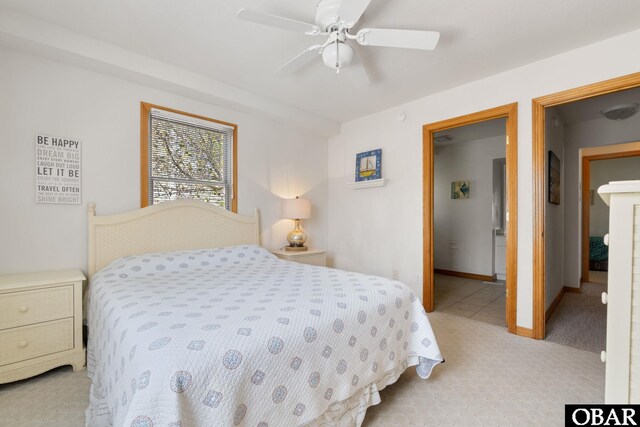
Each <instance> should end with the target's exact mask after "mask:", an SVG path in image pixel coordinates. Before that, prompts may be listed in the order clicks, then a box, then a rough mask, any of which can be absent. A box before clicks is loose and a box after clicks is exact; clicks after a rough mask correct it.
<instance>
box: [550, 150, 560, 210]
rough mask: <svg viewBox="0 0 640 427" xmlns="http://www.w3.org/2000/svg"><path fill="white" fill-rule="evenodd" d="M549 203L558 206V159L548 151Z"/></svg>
mask: <svg viewBox="0 0 640 427" xmlns="http://www.w3.org/2000/svg"><path fill="white" fill-rule="evenodd" d="M549 203H552V204H554V205H559V204H560V159H559V158H558V156H556V155H555V154H554V152H553V151H551V150H549Z"/></svg>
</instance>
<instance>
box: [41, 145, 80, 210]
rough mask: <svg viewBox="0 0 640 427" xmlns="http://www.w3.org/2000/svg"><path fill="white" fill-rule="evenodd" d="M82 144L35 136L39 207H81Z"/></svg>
mask: <svg viewBox="0 0 640 427" xmlns="http://www.w3.org/2000/svg"><path fill="white" fill-rule="evenodd" d="M81 158H82V151H81V146H80V141H78V140H75V139H69V138H61V137H57V136H49V135H37V136H36V203H53V204H62V205H79V204H80V203H81V199H82V187H81V182H82V164H81Z"/></svg>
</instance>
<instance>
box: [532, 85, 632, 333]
mask: <svg viewBox="0 0 640 427" xmlns="http://www.w3.org/2000/svg"><path fill="white" fill-rule="evenodd" d="M636 87H640V73H633V74H628V75H626V76H622V77H617V78H614V79H610V80H605V81H601V82H598V83H593V84H590V85H586V86H580V87H577V88H574V89H569V90H565V91H562V92H558V93H554V94H550V95H546V96H542V97H539V98H535V99H533V100H532V112H533V118H532V131H533V140H532V148H533V154H532V166H533V338H536V339H544V336H545V272H546V266H545V240H544V225H545V214H544V208H545V203H546V188H545V183H544V181H545V154H546V153H545V110H546V109H547V108H549V107H554V106H557V105H562V104H568V103H571V102H575V101H580V100H582V99H588V98H593V97H596V96H600V95H606V94H608V93H613V92H619V91H622V90H626V89H633V88H636Z"/></svg>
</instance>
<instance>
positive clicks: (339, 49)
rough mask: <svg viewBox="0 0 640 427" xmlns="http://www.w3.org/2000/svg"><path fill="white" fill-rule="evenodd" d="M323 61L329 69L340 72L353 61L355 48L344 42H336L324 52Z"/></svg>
mask: <svg viewBox="0 0 640 427" xmlns="http://www.w3.org/2000/svg"><path fill="white" fill-rule="evenodd" d="M322 61H324V64H325V65H326V66H327V67H330V68H333V69H335V70H340V69H341V68H344V67H346V66H348V65H349V64H351V61H353V48H352V47H351V46H349V45H348V44H346V43H344V42H342V41H335V42H333V43H331V44H329V45H328V46H327V47H325V48H324V49H323V50H322Z"/></svg>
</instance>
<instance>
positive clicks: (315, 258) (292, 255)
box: [271, 248, 327, 267]
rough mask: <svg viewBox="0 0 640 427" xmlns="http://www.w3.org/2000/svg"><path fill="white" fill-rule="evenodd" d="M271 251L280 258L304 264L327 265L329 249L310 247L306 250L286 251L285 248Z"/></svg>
mask: <svg viewBox="0 0 640 427" xmlns="http://www.w3.org/2000/svg"><path fill="white" fill-rule="evenodd" d="M271 253H272V254H274V255H275V256H277V257H278V258H280V259H286V260H287V261H295V262H299V263H302V264H310V265H319V266H321V267H326V266H327V251H325V250H324V249H313V248H309V249H307V250H306V251H285V250H284V249H272V250H271Z"/></svg>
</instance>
